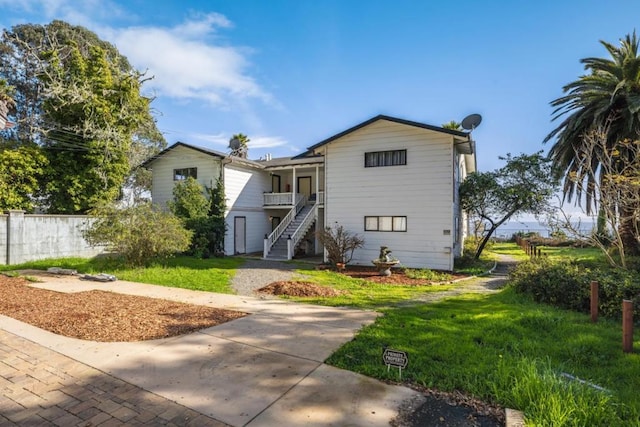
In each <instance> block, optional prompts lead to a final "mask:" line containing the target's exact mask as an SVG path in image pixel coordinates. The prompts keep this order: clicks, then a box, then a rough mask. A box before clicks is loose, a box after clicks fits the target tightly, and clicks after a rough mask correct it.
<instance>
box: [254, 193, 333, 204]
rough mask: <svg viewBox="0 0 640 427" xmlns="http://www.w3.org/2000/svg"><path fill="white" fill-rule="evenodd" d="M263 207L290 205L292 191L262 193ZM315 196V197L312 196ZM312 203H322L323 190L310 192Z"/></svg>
mask: <svg viewBox="0 0 640 427" xmlns="http://www.w3.org/2000/svg"><path fill="white" fill-rule="evenodd" d="M263 196H264V197H263V202H262V206H263V207H271V208H277V207H288V206H289V207H290V206H293V205H294V203H293V200H294V198H293V193H291V192H289V193H264V195H263ZM314 196H315V198H314ZM309 202H311V203H312V204H318V205H324V191H319V192H318V193H317V194H312V195H311V199H310V200H309Z"/></svg>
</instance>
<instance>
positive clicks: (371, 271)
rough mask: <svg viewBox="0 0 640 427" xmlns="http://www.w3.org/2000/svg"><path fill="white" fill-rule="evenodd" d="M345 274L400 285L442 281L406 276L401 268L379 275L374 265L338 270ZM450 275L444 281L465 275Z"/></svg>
mask: <svg viewBox="0 0 640 427" xmlns="http://www.w3.org/2000/svg"><path fill="white" fill-rule="evenodd" d="M340 274H344V275H345V276H349V277H353V278H356V279H364V280H366V281H368V282H375V283H380V284H385V285H400V286H426V285H435V284H441V283H442V282H434V281H433V280H428V279H412V278H410V277H408V276H407V275H406V274H405V272H404V270H403V269H400V268H392V269H391V276H381V275H380V272H379V271H378V270H377V269H376V268H375V267H367V266H357V265H353V266H351V265H349V266H347V268H346V269H345V270H343V271H341V272H340ZM447 274H449V275H450V276H451V279H450V280H448V281H446V282H445V283H450V282H452V281H454V280H458V279H462V278H464V277H467V276H466V275H464V274H458V273H447Z"/></svg>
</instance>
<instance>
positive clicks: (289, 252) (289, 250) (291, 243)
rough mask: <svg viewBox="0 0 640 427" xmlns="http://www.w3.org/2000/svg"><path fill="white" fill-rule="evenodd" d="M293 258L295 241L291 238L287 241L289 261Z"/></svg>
mask: <svg viewBox="0 0 640 427" xmlns="http://www.w3.org/2000/svg"><path fill="white" fill-rule="evenodd" d="M291 258H293V240H291V236H289V238H288V239H287V259H291Z"/></svg>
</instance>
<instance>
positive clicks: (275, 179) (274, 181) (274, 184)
mask: <svg viewBox="0 0 640 427" xmlns="http://www.w3.org/2000/svg"><path fill="white" fill-rule="evenodd" d="M271 191H272V192H273V193H279V192H280V175H271Z"/></svg>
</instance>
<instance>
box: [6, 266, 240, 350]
mask: <svg viewBox="0 0 640 427" xmlns="http://www.w3.org/2000/svg"><path fill="white" fill-rule="evenodd" d="M28 284H29V282H28V281H27V280H25V279H23V278H17V277H6V276H4V275H0V314H3V315H5V316H9V317H12V318H14V319H17V320H20V321H22V322H25V323H29V324H31V325H33V326H37V327H39V328H42V329H46V330H47V331H51V332H53V333H56V334H59V335H64V336H67V337H72V338H79V339H83V340H91V341H101V342H114V341H143V340H152V339H158V338H167V337H173V336H176V335H183V334H187V333H190V332H193V331H197V330H199V329H204V328H208V327H210V326H215V325H219V324H222V323H225V322H228V321H230V320H233V319H238V318H240V317H244V316H246V313H241V312H238V311H231V310H223V309H217V308H211V307H204V306H199V305H194V304H185V303H180V302H173V301H168V300H162V299H157V298H149V297H140V296H132V295H123V294H118V293H114V292H105V291H87V292H78V293H73V294H65V293H60V292H55V291H50V290H46V289H38V288H33V287H31V286H28Z"/></svg>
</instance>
